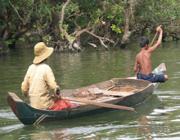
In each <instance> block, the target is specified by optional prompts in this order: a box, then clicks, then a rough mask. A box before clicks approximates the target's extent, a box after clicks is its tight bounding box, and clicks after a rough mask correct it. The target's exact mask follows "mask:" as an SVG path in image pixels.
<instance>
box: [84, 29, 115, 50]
mask: <svg viewBox="0 0 180 140" xmlns="http://www.w3.org/2000/svg"><path fill="white" fill-rule="evenodd" d="M86 32H87V33H88V34H90V35H92V36H94V37H95V38H97V39H98V40H99V41H100V43H101V45H102V46H104V47H105V48H108V46H107V45H106V44H105V43H104V41H109V42H111V43H113V44H114V41H113V40H111V39H109V38H105V37H101V36H98V35H96V34H94V33H92V32H90V31H88V30H87V31H86ZM90 45H91V44H90Z"/></svg>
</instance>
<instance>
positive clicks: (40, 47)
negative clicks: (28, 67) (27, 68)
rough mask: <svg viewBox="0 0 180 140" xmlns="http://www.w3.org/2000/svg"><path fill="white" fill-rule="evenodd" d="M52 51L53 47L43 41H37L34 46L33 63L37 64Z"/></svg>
mask: <svg viewBox="0 0 180 140" xmlns="http://www.w3.org/2000/svg"><path fill="white" fill-rule="evenodd" d="M53 51H54V48H51V47H47V46H46V44H45V43H44V42H39V43H37V44H36V45H35V46H34V55H35V57H34V60H33V63H34V64H39V63H41V62H42V61H44V60H45V59H47V58H48V57H49V56H50V55H51V54H52V53H53Z"/></svg>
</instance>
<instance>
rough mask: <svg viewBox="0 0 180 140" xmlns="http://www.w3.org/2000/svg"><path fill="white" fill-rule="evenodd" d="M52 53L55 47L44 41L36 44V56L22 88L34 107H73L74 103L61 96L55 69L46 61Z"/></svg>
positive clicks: (55, 108)
mask: <svg viewBox="0 0 180 140" xmlns="http://www.w3.org/2000/svg"><path fill="white" fill-rule="evenodd" d="M52 53H53V48H50V47H47V46H46V45H45V43H43V42H39V43H37V44H36V45H35V47H34V54H35V58H34V60H33V64H31V65H30V66H29V68H28V70H27V72H26V75H25V77H24V80H23V82H22V85H21V90H22V92H23V93H24V94H25V95H26V96H28V97H29V100H30V105H31V106H32V107H34V108H37V109H50V110H62V109H65V108H71V107H73V105H72V104H71V103H70V102H69V101H67V100H63V99H61V98H60V89H59V86H58V85H57V83H56V81H55V77H54V74H53V71H52V69H51V68H50V67H49V65H47V64H46V63H45V62H46V60H47V58H48V57H49V56H50V55H51V54H52ZM52 93H54V94H52ZM54 96H55V97H56V98H54Z"/></svg>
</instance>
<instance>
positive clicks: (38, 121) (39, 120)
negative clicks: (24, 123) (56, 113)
mask: <svg viewBox="0 0 180 140" xmlns="http://www.w3.org/2000/svg"><path fill="white" fill-rule="evenodd" d="M47 116H48V115H46V114H43V115H41V116H40V117H39V118H38V119H37V120H36V121H35V122H34V123H33V125H39V124H40V123H41V122H42V121H43V120H44V119H45V118H46V117H47Z"/></svg>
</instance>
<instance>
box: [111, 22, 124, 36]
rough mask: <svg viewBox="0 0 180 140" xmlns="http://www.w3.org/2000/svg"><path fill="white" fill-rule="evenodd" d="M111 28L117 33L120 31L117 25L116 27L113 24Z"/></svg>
mask: <svg viewBox="0 0 180 140" xmlns="http://www.w3.org/2000/svg"><path fill="white" fill-rule="evenodd" d="M111 29H112V31H114V32H116V33H117V34H121V33H122V30H121V29H120V28H119V27H117V26H116V25H115V24H112V25H111Z"/></svg>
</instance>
